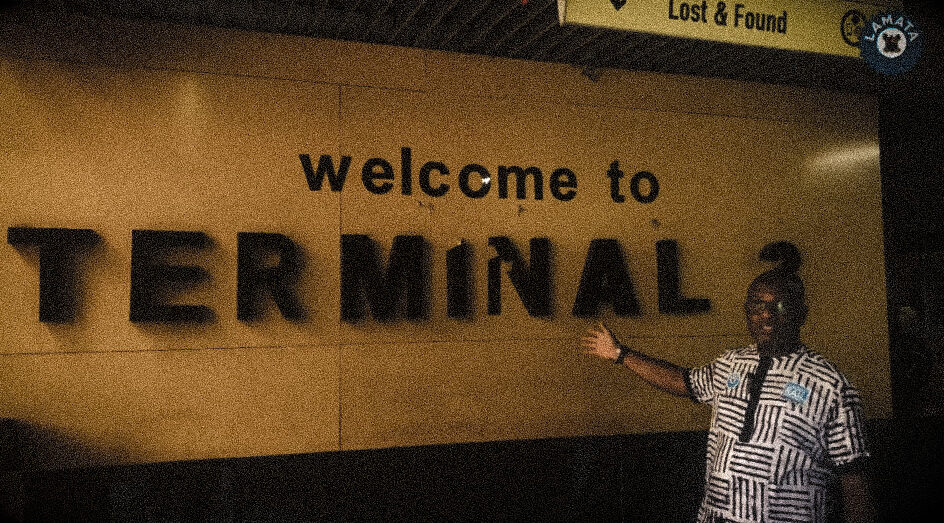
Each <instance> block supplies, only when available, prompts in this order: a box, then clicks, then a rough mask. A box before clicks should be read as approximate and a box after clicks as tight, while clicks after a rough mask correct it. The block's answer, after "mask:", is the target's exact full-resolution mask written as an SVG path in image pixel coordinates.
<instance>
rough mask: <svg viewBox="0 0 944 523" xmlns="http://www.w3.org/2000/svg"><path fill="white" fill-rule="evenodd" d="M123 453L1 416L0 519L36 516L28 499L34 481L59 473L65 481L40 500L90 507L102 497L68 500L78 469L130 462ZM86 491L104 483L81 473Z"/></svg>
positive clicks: (76, 482)
mask: <svg viewBox="0 0 944 523" xmlns="http://www.w3.org/2000/svg"><path fill="white" fill-rule="evenodd" d="M127 458H128V456H127V454H126V452H125V451H123V450H122V449H117V448H111V449H103V448H95V447H92V446H90V445H88V444H86V443H83V442H81V441H78V440H76V439H75V438H73V437H70V436H69V435H67V434H64V433H62V432H61V431H58V430H56V429H53V428H50V427H42V426H38V425H34V424H30V423H25V422H23V421H20V420H16V419H10V418H0V521H23V520H24V519H25V520H32V519H33V518H30V517H25V518H24V516H25V515H29V514H33V513H35V510H34V507H31V506H30V505H31V502H30V500H31V499H34V500H35V499H36V494H35V487H36V485H35V484H34V482H33V481H34V478H35V475H36V474H37V471H40V470H45V471H48V472H44V473H40V474H49V475H53V476H55V475H61V476H62V477H63V478H68V481H67V482H62V483H60V485H59V486H58V487H55V488H52V489H51V490H50V491H48V492H45V493H44V494H43V495H42V496H41V498H40V499H59V500H61V501H60V502H61V503H65V504H70V505H73V506H82V505H83V504H85V505H89V506H92V505H93V504H96V503H98V502H99V499H100V495H98V496H96V495H83V497H81V498H71V497H70V494H71V493H73V492H76V491H75V488H76V485H79V484H81V483H82V481H83V473H82V472H80V470H81V469H79V467H88V466H90V465H102V464H114V463H120V462H124V461H128V459H127ZM84 477H85V479H87V480H88V484H87V485H86V486H87V487H88V492H89V493H94V492H98V494H101V493H102V492H101V490H102V489H103V488H105V485H104V484H103V483H102V482H101V481H100V480H99V479H98V478H96V477H94V475H93V476H89V475H87V474H86V475H84Z"/></svg>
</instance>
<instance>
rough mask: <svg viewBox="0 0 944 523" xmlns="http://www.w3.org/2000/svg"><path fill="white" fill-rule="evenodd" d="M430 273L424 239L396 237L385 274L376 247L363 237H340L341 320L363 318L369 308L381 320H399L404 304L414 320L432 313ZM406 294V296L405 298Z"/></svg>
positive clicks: (409, 317)
mask: <svg viewBox="0 0 944 523" xmlns="http://www.w3.org/2000/svg"><path fill="white" fill-rule="evenodd" d="M429 284H430V273H429V263H428V256H427V248H426V241H425V240H424V239H423V237H422V236H397V237H395V238H394V239H393V246H392V247H391V248H390V261H389V263H388V264H387V267H386V271H384V270H383V260H382V259H381V256H380V253H379V252H378V249H377V244H376V243H375V242H374V241H373V240H371V239H370V237H369V236H367V235H364V234H342V235H341V320H342V321H346V322H348V323H356V322H358V321H361V320H363V319H364V317H365V315H366V312H367V311H366V310H365V309H366V307H365V306H364V305H365V301H366V305H369V308H370V314H371V316H373V317H374V318H375V319H377V320H380V321H389V320H393V319H395V318H396V315H397V311H398V309H399V308H400V304H401V303H402V302H404V301H405V302H406V312H405V314H404V316H405V317H406V318H408V319H411V320H418V319H423V318H426V317H427V316H428V314H429V301H430V298H429V290H430V289H429ZM404 294H405V296H404Z"/></svg>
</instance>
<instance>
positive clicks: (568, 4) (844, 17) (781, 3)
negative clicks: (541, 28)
mask: <svg viewBox="0 0 944 523" xmlns="http://www.w3.org/2000/svg"><path fill="white" fill-rule="evenodd" d="M557 7H558V15H559V20H560V23H561V24H562V25H564V24H574V25H586V26H592V27H604V28H608V29H618V30H624V31H636V32H641V33H653V34H659V35H665V36H674V37H679V38H695V39H699V40H710V41H714V42H726V43H732V44H741V45H754V46H760V47H771V48H775V49H784V50H788V51H806V52H812V53H822V54H829V55H837V56H848V57H858V56H859V34H860V33H861V32H862V30H863V29H864V28H865V26H866V22H867V21H868V20H869V19H870V18H871V17H872V16H873V15H874V14H876V13H878V12H879V10H881V9H882V6H881V5H877V4H871V3H861V2H842V1H816V0H743V1H741V0H731V1H723V0H722V1H718V0H712V1H708V0H701V1H697V0H693V1H685V0H634V1H632V2H624V1H616V0H611V1H609V2H603V1H594V0H558V2H557Z"/></svg>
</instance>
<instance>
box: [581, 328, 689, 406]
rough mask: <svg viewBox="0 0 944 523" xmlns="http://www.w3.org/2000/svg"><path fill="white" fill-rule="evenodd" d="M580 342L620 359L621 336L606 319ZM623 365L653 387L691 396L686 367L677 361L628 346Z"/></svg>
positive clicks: (587, 348)
mask: <svg viewBox="0 0 944 523" xmlns="http://www.w3.org/2000/svg"><path fill="white" fill-rule="evenodd" d="M580 344H581V346H582V347H583V348H584V350H585V352H586V353H587V354H592V355H594V356H597V357H599V358H603V359H605V360H609V361H616V358H618V357H619V354H620V343H619V340H617V339H616V336H614V335H613V333H612V332H610V329H608V328H606V325H604V324H603V323H597V324H596V325H595V326H593V327H591V328H590V329H588V330H587V334H586V335H585V336H584V337H583V338H581V340H580ZM623 366H624V367H628V368H629V370H631V371H633V372H634V373H636V374H637V375H638V376H639V377H640V378H642V379H643V380H645V381H646V382H647V383H649V384H650V385H652V386H653V387H656V388H658V389H661V390H663V391H665V392H668V393H669V394H674V395H676V396H684V397H689V392H688V387H686V386H685V378H684V376H683V372H684V369H682V367H679V366H678V365H675V364H674V363H670V362H668V361H663V360H660V359H658V358H653V357H651V356H647V355H646V354H643V353H641V352H639V351H636V350H632V349H628V350H627V352H626V356H625V357H624V359H623Z"/></svg>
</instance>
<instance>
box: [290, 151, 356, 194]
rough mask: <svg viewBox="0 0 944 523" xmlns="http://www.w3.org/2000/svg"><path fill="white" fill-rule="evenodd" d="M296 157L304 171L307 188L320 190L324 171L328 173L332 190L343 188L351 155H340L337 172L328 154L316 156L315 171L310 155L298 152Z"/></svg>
mask: <svg viewBox="0 0 944 523" xmlns="http://www.w3.org/2000/svg"><path fill="white" fill-rule="evenodd" d="M298 159H299V160H301V162H302V169H303V170H304V171H305V180H307V181H308V190H310V191H320V190H321V183H322V182H323V181H324V177H325V173H327V175H328V183H329V184H331V190H332V191H334V192H337V191H340V190H341V189H343V188H344V180H345V179H346V178H347V171H348V169H349V168H350V167H351V157H350V156H342V157H341V165H339V166H338V170H337V173H335V170H334V159H333V158H331V155H330V154H322V155H321V157H320V158H318V170H317V171H315V170H314V169H313V168H312V165H311V156H308V155H307V154H299V155H298Z"/></svg>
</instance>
